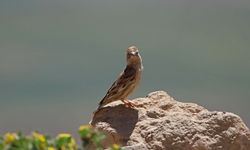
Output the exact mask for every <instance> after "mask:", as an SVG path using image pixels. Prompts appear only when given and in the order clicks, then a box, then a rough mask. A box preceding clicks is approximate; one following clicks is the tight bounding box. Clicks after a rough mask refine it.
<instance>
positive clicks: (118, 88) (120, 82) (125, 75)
mask: <svg viewBox="0 0 250 150" xmlns="http://www.w3.org/2000/svg"><path fill="white" fill-rule="evenodd" d="M135 77H136V69H135V68H134V67H131V66H127V67H126V68H125V70H124V71H123V72H122V73H121V74H120V76H119V78H118V79H117V80H116V81H115V82H114V83H113V84H112V86H111V87H110V89H109V90H108V92H107V94H106V95H105V96H104V98H103V99H102V100H101V102H100V103H99V106H102V105H105V104H107V103H110V102H112V98H113V97H114V96H115V95H117V94H118V93H119V92H122V91H123V90H124V89H126V88H127V87H128V86H129V85H130V84H129V83H131V84H132V83H133V82H132V81H133V80H135ZM118 95H119V94H118Z"/></svg>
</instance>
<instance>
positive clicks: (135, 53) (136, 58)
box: [127, 46, 142, 65]
mask: <svg viewBox="0 0 250 150" xmlns="http://www.w3.org/2000/svg"><path fill="white" fill-rule="evenodd" d="M141 63H142V59H141V56H140V54H139V50H138V48H137V47H135V46H130V47H129V48H128V49H127V64H128V65H141Z"/></svg>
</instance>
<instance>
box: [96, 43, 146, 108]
mask: <svg viewBox="0 0 250 150" xmlns="http://www.w3.org/2000/svg"><path fill="white" fill-rule="evenodd" d="M126 59H127V64H126V67H125V69H124V70H123V72H122V73H121V74H120V75H119V77H118V79H117V80H115V81H114V83H113V84H112V85H111V87H110V88H109V90H108V91H107V93H106V95H105V96H104V97H103V99H102V100H101V101H100V103H99V106H98V108H97V110H99V109H100V108H102V107H103V106H105V105H107V104H109V103H111V102H114V101H118V100H121V101H122V102H123V103H124V104H125V106H126V107H130V108H134V107H136V104H135V103H133V102H131V101H129V100H128V99H127V97H128V96H129V95H130V94H131V93H132V92H133V91H134V90H135V88H136V87H137V86H138V84H139V82H140V79H141V74H142V70H143V65H142V58H141V56H140V54H139V50H138V48H137V47H136V46H130V47H128V49H127V51H126Z"/></svg>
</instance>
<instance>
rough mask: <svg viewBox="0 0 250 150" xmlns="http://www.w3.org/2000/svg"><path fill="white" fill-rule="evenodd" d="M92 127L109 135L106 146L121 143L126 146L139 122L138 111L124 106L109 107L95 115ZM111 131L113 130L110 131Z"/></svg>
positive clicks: (105, 142)
mask: <svg viewBox="0 0 250 150" xmlns="http://www.w3.org/2000/svg"><path fill="white" fill-rule="evenodd" d="M93 118H94V120H92V122H91V125H93V126H95V127H97V126H98V127H97V128H98V129H99V130H103V131H105V132H106V133H107V136H108V137H107V140H106V141H104V145H110V144H113V143H119V144H121V145H126V143H127V141H128V140H129V137H130V135H131V134H132V132H133V130H134V128H135V124H136V123H137V122H138V110H136V109H133V108H127V107H125V106H124V105H116V106H109V107H105V108H102V109H100V110H99V111H97V112H96V113H95V114H94V117H93ZM109 129H111V130H109Z"/></svg>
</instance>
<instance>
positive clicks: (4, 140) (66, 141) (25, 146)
mask: <svg viewBox="0 0 250 150" xmlns="http://www.w3.org/2000/svg"><path fill="white" fill-rule="evenodd" d="M78 133H79V135H80V138H81V140H82V148H79V146H78V145H77V144H76V141H75V139H74V138H73V137H72V136H71V135H70V134H67V133H62V134H59V135H58V136H57V137H56V138H50V137H49V136H45V135H43V134H41V133H39V132H33V133H32V134H31V135H27V136H25V135H23V134H22V133H11V132H8V133H6V134H5V135H4V136H3V137H2V136H0V150H82V149H83V150H85V149H88V147H89V146H92V147H94V148H95V149H97V150H103V149H104V147H103V146H102V140H103V139H105V135H104V134H103V133H101V132H99V131H97V130H96V129H95V128H93V127H91V126H89V125H84V126H81V127H80V128H79V130H78ZM108 150H121V147H120V146H119V145H117V144H113V145H111V146H110V147H109V148H108Z"/></svg>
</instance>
